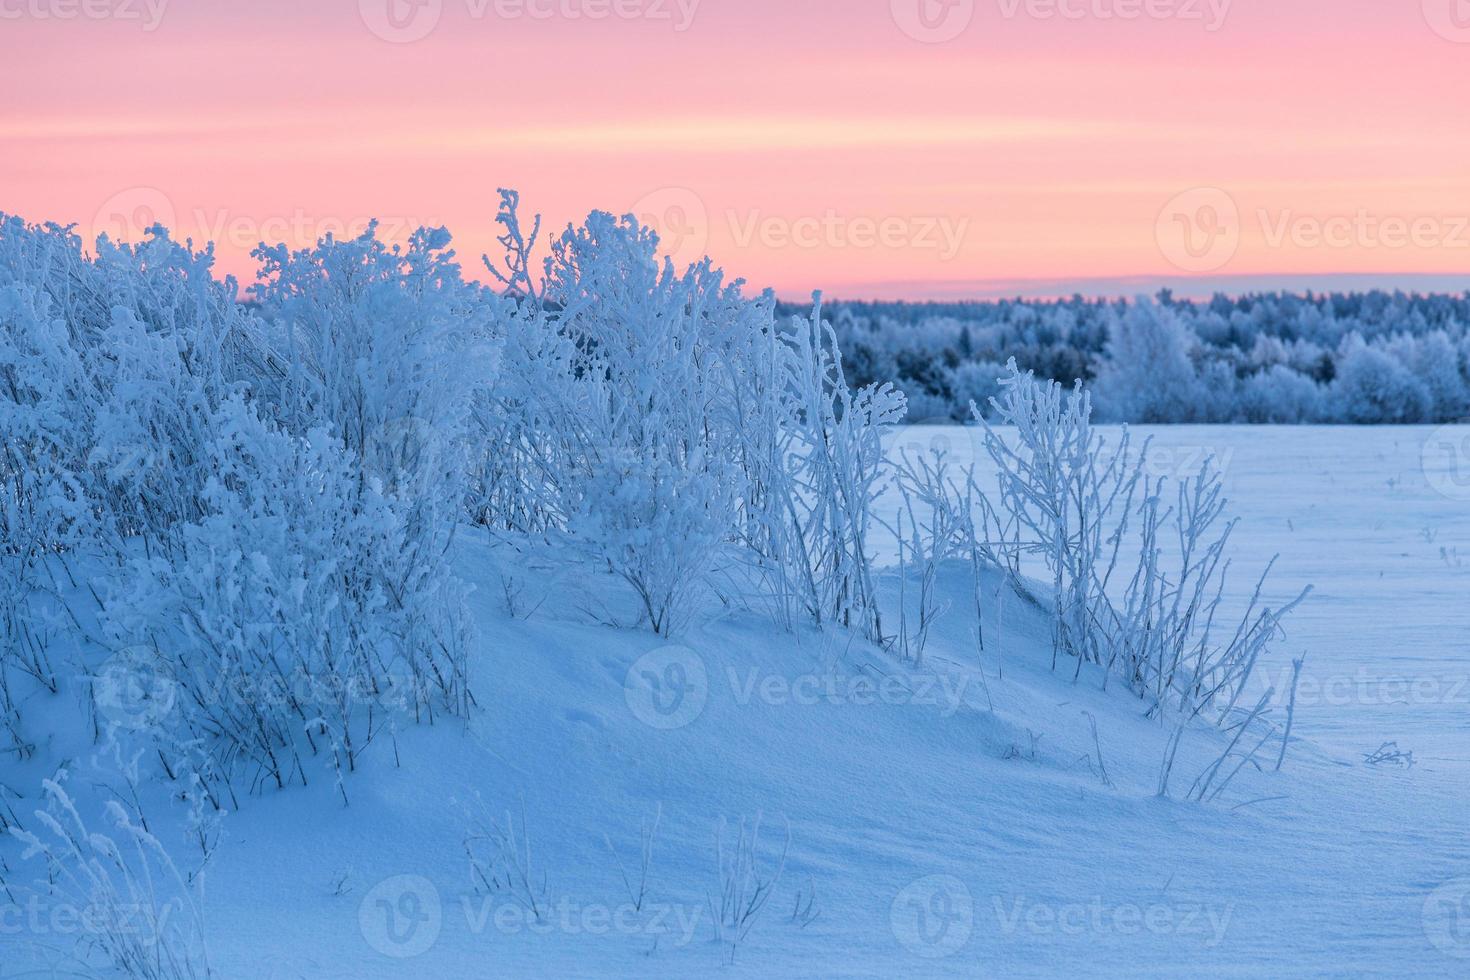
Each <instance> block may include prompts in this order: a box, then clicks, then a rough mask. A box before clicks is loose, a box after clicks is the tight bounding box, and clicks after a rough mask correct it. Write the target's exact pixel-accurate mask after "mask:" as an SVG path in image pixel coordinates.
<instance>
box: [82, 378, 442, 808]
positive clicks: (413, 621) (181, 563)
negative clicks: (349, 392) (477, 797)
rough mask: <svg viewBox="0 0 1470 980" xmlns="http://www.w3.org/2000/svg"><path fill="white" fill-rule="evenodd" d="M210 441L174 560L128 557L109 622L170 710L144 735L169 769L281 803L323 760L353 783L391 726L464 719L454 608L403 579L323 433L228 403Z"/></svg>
mask: <svg viewBox="0 0 1470 980" xmlns="http://www.w3.org/2000/svg"><path fill="white" fill-rule="evenodd" d="M215 427H216V429H217V433H218V434H217V435H216V437H215V438H214V439H213V440H212V441H211V443H210V444H209V445H208V446H207V447H205V453H206V455H207V459H208V463H209V466H210V469H211V471H212V473H213V475H212V476H211V478H210V480H209V482H208V484H207V486H206V488H205V491H204V494H203V505H204V513H203V514H201V516H200V518H199V520H198V521H196V522H194V523H192V524H190V525H188V526H186V527H184V528H183V529H182V530H181V532H180V534H179V543H178V546H177V549H176V551H175V553H174V554H172V555H168V556H163V555H149V556H142V557H138V558H136V559H134V560H133V561H132V562H131V563H130V564H129V566H128V567H127V570H126V574H124V575H123V576H120V580H119V582H118V583H117V584H116V585H115V587H114V591H113V594H112V595H111V596H109V597H108V601H107V604H106V608H105V611H104V622H105V624H106V626H107V628H108V632H109V635H110V637H111V639H112V640H113V642H114V643H115V644H116V645H118V646H119V647H130V648H134V649H137V648H142V649H145V650H149V651H152V657H151V658H149V659H148V660H146V661H145V662H143V663H141V664H138V668H139V669H141V670H144V671H152V672H153V673H154V674H155V675H156V677H157V678H158V679H159V680H160V681H161V682H162V683H163V684H164V685H166V689H167V690H169V691H170V693H171V694H172V697H171V698H170V702H171V703H169V704H167V705H165V706H164V707H165V708H166V709H167V710H164V711H160V712H159V713H158V715H157V717H154V718H151V719H150V722H151V724H152V726H153V728H154V731H153V732H152V734H154V735H155V736H156V737H157V738H158V739H159V741H160V743H161V744H160V754H161V756H162V757H163V758H164V759H165V762H166V765H168V766H169V768H170V770H171V771H173V772H174V774H175V775H177V774H178V771H179V770H188V769H190V768H191V767H193V761H192V756H190V755H189V753H187V752H183V751H181V750H182V749H183V748H184V747H189V748H202V749H203V750H204V752H205V756H206V760H207V761H206V763H205V764H204V765H203V766H202V767H200V768H201V769H202V771H198V772H197V773H196V774H197V775H199V776H201V777H202V778H203V779H204V780H205V781H206V783H207V784H208V785H209V788H210V792H211V794H212V795H213V796H215V797H216V798H218V797H223V796H224V795H225V794H227V792H228V788H227V787H228V784H231V783H233V782H235V781H236V779H237V777H243V778H244V779H245V781H246V782H248V784H250V785H251V786H257V785H260V784H262V783H268V784H271V785H274V786H277V787H280V786H284V785H286V784H287V783H289V782H292V781H296V780H300V781H302V782H305V781H307V780H308V778H309V769H308V765H307V763H308V761H309V759H310V758H311V757H312V756H314V755H318V754H325V755H326V756H327V757H328V758H329V759H330V760H331V763H332V765H333V768H334V769H335V771H336V772H337V773H338V774H339V775H340V774H343V773H345V772H348V771H351V770H352V769H355V768H356V765H357V760H358V757H359V755H360V754H361V753H362V752H363V750H365V749H366V748H367V746H368V745H369V744H370V743H371V742H372V740H373V738H374V736H375V735H376V734H377V733H378V731H379V729H380V728H381V727H383V726H385V725H386V724H388V723H389V722H390V721H391V719H392V717H393V714H394V712H395V711H397V710H402V709H405V708H407V709H411V710H413V711H414V712H416V713H418V714H420V715H421V716H432V715H433V713H434V712H435V711H437V710H447V711H451V712H457V713H464V712H465V711H466V710H467V700H468V692H467V689H466V666H465V662H464V657H465V642H466V638H465V637H464V635H463V634H462V632H461V631H462V627H461V625H460V623H459V619H460V616H461V615H462V614H461V611H460V609H459V607H458V599H459V596H458V594H457V592H455V591H454V590H453V589H452V588H449V587H446V585H445V583H443V582H441V581H439V580H438V579H437V577H436V576H433V575H431V574H429V573H427V572H421V573H420V574H419V575H417V576H412V577H409V578H407V579H405V578H402V577H400V574H399V573H400V568H399V567H398V562H397V558H398V556H399V555H400V554H401V553H402V552H403V551H404V550H405V549H407V548H409V547H410V542H409V540H408V539H409V537H410V535H411V533H412V531H411V529H410V526H409V524H408V522H407V521H406V520H405V519H404V516H403V515H402V514H401V513H400V512H398V511H397V510H396V509H395V507H394V499H393V498H392V497H391V496H389V495H387V494H385V492H384V491H383V490H382V489H381V487H380V484H379V482H378V481H376V480H373V481H368V482H367V483H366V484H364V481H363V480H362V477H361V474H360V472H359V468H358V465H357V462H358V461H357V458H356V456H355V455H354V454H353V453H351V452H350V451H349V450H347V449H346V448H345V447H344V446H343V445H342V443H341V442H340V441H339V440H337V439H336V438H335V437H334V436H333V435H332V433H331V432H330V431H329V430H327V429H325V428H319V429H315V430H312V431H310V432H308V433H306V434H305V435H303V436H296V435H292V434H289V433H286V432H283V431H281V430H280V429H279V428H278V427H276V426H275V425H273V424H272V423H270V422H267V421H265V420H262V419H261V418H260V417H259V415H258V414H257V411H256V409H255V408H254V407H252V406H250V405H248V404H246V403H245V402H244V401H242V400H238V399H236V400H232V401H230V402H228V403H226V404H225V405H224V406H222V407H221V409H220V410H219V412H218V413H217V416H216V419H215ZM176 758H179V759H181V760H182V761H175V760H176Z"/></svg>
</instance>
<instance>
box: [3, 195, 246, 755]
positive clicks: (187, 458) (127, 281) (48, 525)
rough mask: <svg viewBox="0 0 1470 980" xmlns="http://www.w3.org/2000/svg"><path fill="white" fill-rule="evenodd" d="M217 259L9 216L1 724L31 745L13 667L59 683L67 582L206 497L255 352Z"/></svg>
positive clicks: (187, 514)
mask: <svg viewBox="0 0 1470 980" xmlns="http://www.w3.org/2000/svg"><path fill="white" fill-rule="evenodd" d="M212 264H213V256H212V254H211V253H210V252H209V251H208V250H205V251H203V252H194V251H193V250H192V249H191V248H188V247H185V246H181V245H177V244H175V243H174V242H172V241H171V240H170V239H169V238H168V235H167V233H166V231H164V230H163V229H161V228H154V229H152V230H151V231H150V235H149V237H148V239H147V240H146V241H144V242H142V243H140V244H138V245H133V246H116V245H113V244H112V243H110V242H109V241H107V239H106V238H103V239H102V240H100V241H99V242H98V248H97V254H96V256H95V257H87V256H84V255H83V254H82V252H81V243H80V241H79V240H78V239H77V237H76V236H75V235H73V234H72V233H71V231H70V230H69V229H65V228H60V227H57V226H55V225H47V226H41V227H34V226H27V225H26V224H25V223H24V222H21V221H20V220H18V219H15V218H9V217H5V216H3V215H0V531H3V537H0V728H4V729H8V730H9V732H10V734H11V735H12V737H13V739H14V740H15V742H16V745H17V746H18V747H19V748H20V749H21V751H22V752H24V751H25V744H26V743H25V741H24V739H23V737H22V736H21V735H20V725H19V718H18V710H17V709H16V707H15V705H14V700H13V697H12V693H11V689H12V686H13V683H14V679H15V676H16V673H17V671H20V672H22V673H24V674H29V675H30V676H31V678H32V679H33V680H34V681H36V682H38V683H40V684H42V685H43V686H44V687H46V688H49V689H50V690H51V691H53V692H54V691H55V690H56V689H57V683H56V676H55V672H54V670H53V666H54V665H53V662H52V660H51V658H50V656H49V655H48V651H47V647H48V645H49V644H50V642H51V640H52V639H53V634H54V632H55V629H56V628H57V617H58V616H59V611H58V610H56V609H55V608H54V606H55V603H56V600H57V599H58V588H59V586H58V583H59V582H71V581H72V580H73V575H72V574H71V572H70V571H68V569H69V568H70V567H71V566H73V565H74V564H75V563H76V560H77V559H78V558H100V559H102V560H105V561H112V562H115V561H116V560H118V559H119V558H120V557H121V556H122V555H123V554H124V553H125V552H126V551H127V549H128V548H129V547H130V545H129V542H130V541H139V540H141V541H144V542H146V546H147V547H150V548H154V549H157V550H158V551H159V552H160V553H169V551H170V549H171V548H172V543H173V534H174V532H175V529H176V528H177V527H179V526H180V525H181V524H183V523H185V522H188V521H190V520H192V519H194V518H195V517H196V516H197V514H198V512H199V505H198V495H199V492H200V490H201V488H202V486H203V480H204V472H203V468H202V466H201V464H200V460H199V455H198V447H199V446H200V445H201V444H202V443H203V440H204V438H205V433H206V431H207V419H208V417H209V414H210V412H211V411H212V408H213V406H214V405H216V404H217V403H218V401H219V399H221V398H222V397H224V395H225V393H226V392H228V391H230V390H232V389H233V388H234V387H235V386H237V385H238V384H239V383H240V380H241V379H242V377H243V376H244V371H243V370H242V369H243V368H244V367H246V366H247V365H250V366H252V368H253V367H254V366H258V359H257V360H252V359H251V358H250V357H248V356H247V354H248V351H249V349H250V343H251V342H250V340H249V338H248V336H247V331H246V330H245V329H244V328H245V325H246V323H247V321H248V317H247V316H246V314H245V313H244V311H243V310H241V308H240V307H239V306H238V304H237V303H236V302H235V299H234V295H233V293H234V285H233V283H232V282H229V281H225V282H220V281H218V280H216V279H214V277H213V275H212V271H211V269H212ZM43 595H44V596H46V597H47V598H46V601H44V602H43V601H41V600H40V597H41V596H43ZM43 610H49V611H48V612H43ZM65 626H66V628H75V618H74V614H73V615H70V616H67V617H66V619H65ZM67 645H68V646H71V644H70V643H68V644H67Z"/></svg>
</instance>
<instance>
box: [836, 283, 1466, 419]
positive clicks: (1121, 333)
mask: <svg viewBox="0 0 1470 980" xmlns="http://www.w3.org/2000/svg"><path fill="white" fill-rule="evenodd" d="M829 315H831V316H832V317H833V320H834V323H835V324H836V328H837V334H838V341H839V343H840V344H841V346H842V350H843V353H844V356H845V357H846V359H847V363H848V370H849V374H850V376H851V377H852V378H853V379H854V381H855V382H859V383H870V382H874V381H880V380H881V381H888V382H892V383H893V384H894V385H895V386H896V387H898V388H899V389H900V390H901V391H903V393H904V394H905V396H906V397H907V399H908V403H909V418H910V420H911V421H932V422H938V421H963V420H965V419H967V418H968V417H969V406H970V402H971V401H974V402H976V403H977V404H979V405H981V406H986V405H988V402H989V399H990V398H992V397H993V396H994V395H995V393H996V391H997V387H996V386H997V379H998V378H999V377H1000V376H1002V375H1003V374H1004V373H1005V371H1004V365H1005V364H1006V362H1007V361H1009V360H1010V359H1012V358H1014V359H1015V360H1016V361H1017V363H1018V364H1020V366H1021V367H1022V368H1023V369H1026V370H1032V371H1035V372H1036V374H1037V375H1038V376H1039V377H1042V378H1047V379H1051V380H1054V381H1057V382H1060V383H1061V384H1063V385H1071V384H1072V383H1073V382H1074V381H1077V380H1081V381H1082V382H1084V383H1085V384H1087V385H1088V386H1089V387H1090V388H1091V389H1092V391H1093V398H1094V404H1095V406H1096V411H1097V416H1098V419H1099V420H1100V421H1109V422H1136V423H1149V422H1156V423H1176V422H1178V423H1183V422H1219V423H1277V424H1313V423H1316V424H1408V423H1443V422H1453V421H1459V420H1462V419H1464V418H1465V417H1466V416H1467V415H1470V293H1467V294H1465V295H1462V296H1448V295H1431V296H1423V295H1407V294H1404V293H1386V292H1374V293H1367V294H1351V295H1341V294H1333V295H1311V294H1308V295H1291V294H1273V295H1258V296H1245V297H1241V298H1227V297H1224V296H1218V297H1216V298H1215V299H1213V300H1211V301H1209V302H1206V303H1196V302H1189V301H1185V300H1179V299H1175V298H1174V297H1173V296H1171V295H1170V294H1169V293H1167V292H1164V293H1161V294H1159V295H1158V296H1157V297H1154V298H1139V299H1136V300H1132V301H1096V300H1093V301H1089V300H1083V299H1080V298H1075V299H1071V300H1065V301H1052V302H1043V301H1035V302H1031V301H1021V300H1017V301H1008V302H995V303H921V304H905V303H834V304H830V305H829Z"/></svg>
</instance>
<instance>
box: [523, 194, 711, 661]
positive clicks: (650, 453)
mask: <svg viewBox="0 0 1470 980" xmlns="http://www.w3.org/2000/svg"><path fill="white" fill-rule="evenodd" d="M657 245H658V239H657V236H655V235H654V234H653V233H652V232H651V231H649V230H647V229H645V228H641V227H639V226H638V224H637V223H636V221H634V220H633V219H632V218H631V217H626V218H621V219H618V218H614V217H613V216H612V215H610V214H606V213H594V214H592V215H591V216H590V217H589V218H588V219H587V223H586V225H585V226H584V227H582V228H579V229H568V230H567V231H566V232H565V233H564V234H563V235H562V236H561V237H560V238H559V239H558V240H557V241H556V242H555V243H553V246H552V253H551V259H550V261H549V262H548V279H547V283H546V291H545V296H546V298H547V300H548V301H549V302H550V303H553V304H555V306H556V307H557V310H558V312H557V315H556V323H557V327H558V329H559V330H560V331H562V333H563V334H564V335H565V336H567V337H568V338H569V339H570V340H571V342H572V344H573V346H574V348H575V350H576V356H575V357H574V358H573V361H572V368H573V371H574V372H575V375H576V379H575V380H576V382H577V384H578V385H579V387H581V388H583V389H584V392H585V396H584V397H582V398H580V399H578V404H579V405H580V407H581V409H582V412H583V415H582V417H581V418H579V419H571V420H568V422H569V424H571V425H573V426H575V428H574V429H573V432H575V434H576V437H577V438H576V443H575V448H576V450H577V451H578V454H579V456H580V462H581V463H582V465H583V466H584V467H585V471H584V472H583V473H582V474H581V476H582V478H581V479H580V480H579V481H577V484H576V485H575V486H568V488H567V489H569V490H571V491H572V492H573V493H575V494H576V495H577V496H576V499H575V500H573V501H570V502H569V503H568V507H567V511H568V528H569V530H570V531H571V532H572V535H573V537H574V538H575V539H576V540H577V541H579V542H580V543H582V544H584V545H586V546H587V547H590V548H591V549H593V550H594V552H595V553H596V554H597V555H598V557H599V558H601V559H604V560H606V561H607V562H608V563H609V564H610V565H611V567H612V568H613V569H614V570H615V571H616V572H617V573H618V574H619V575H621V576H622V577H623V578H624V579H626V580H627V581H628V582H629V583H630V584H631V585H632V586H633V588H634V590H635V591H636V592H637V593H638V597H639V599H640V600H641V602H642V604H643V611H644V614H645V615H646V616H647V618H648V621H649V623H650V625H651V626H652V627H653V629H654V631H655V632H659V633H666V632H668V631H669V630H670V629H671V628H672V627H673V626H675V625H676V620H677V619H678V618H679V617H681V616H683V615H685V614H687V612H688V609H689V600H690V598H691V590H693V589H694V588H696V587H697V586H699V585H700V584H701V583H702V581H703V580H704V578H705V577H706V576H707V575H708V574H709V573H710V571H711V570H712V568H713V563H714V561H715V557H716V555H717V553H718V551H719V549H720V546H721V545H722V544H723V543H724V542H725V541H726V540H727V539H728V537H729V535H730V533H731V530H732V528H733V527H734V526H735V523H736V508H737V506H738V502H739V485H738V480H737V474H738V469H737V465H736V459H735V447H736V445H737V442H738V437H737V435H736V431H737V429H738V427H739V425H740V420H739V419H738V418H736V417H734V416H733V415H732V414H731V413H730V408H731V406H730V405H729V404H728V402H727V401H726V400H725V399H724V397H723V395H724V391H723V386H722V384H721V380H722V379H721V377H720V373H721V371H722V368H723V365H722V364H721V350H720V345H721V341H722V333H723V332H724V331H726V330H731V329H734V328H736V327H737V326H738V323H731V322H729V321H728V320H727V319H726V317H725V316H723V315H722V314H724V313H726V312H728V311H729V307H731V306H732V305H735V304H738V302H739V296H738V294H739V289H738V286H729V287H727V286H725V285H723V283H722V277H721V275H720V273H719V272H717V271H715V270H714V269H713V268H712V267H711V266H710V264H709V262H708V260H706V261H704V262H701V263H698V264H696V265H693V266H691V267H690V268H689V269H688V270H687V271H686V272H684V273H683V274H682V275H680V274H678V273H676V272H675V271H674V267H673V264H672V262H670V261H669V260H667V259H665V260H664V262H663V263H662V264H660V263H659V262H658V260H657V258H656V257H655V256H656V249H657Z"/></svg>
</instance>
